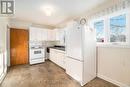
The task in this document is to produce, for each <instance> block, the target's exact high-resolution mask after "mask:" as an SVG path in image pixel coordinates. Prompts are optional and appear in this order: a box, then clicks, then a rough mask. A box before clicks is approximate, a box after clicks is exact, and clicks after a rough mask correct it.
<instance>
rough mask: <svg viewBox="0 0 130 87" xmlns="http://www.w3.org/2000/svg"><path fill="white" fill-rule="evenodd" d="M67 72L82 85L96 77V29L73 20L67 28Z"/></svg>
mask: <svg viewBox="0 0 130 87" xmlns="http://www.w3.org/2000/svg"><path fill="white" fill-rule="evenodd" d="M65 38H66V73H67V74H68V75H70V76H71V77H72V78H74V79H75V80H77V81H78V82H79V83H80V84H81V86H83V85H85V84H86V83H88V82H89V81H91V80H92V79H94V78H95V77H96V39H95V31H94V30H92V29H90V28H89V27H87V26H86V25H79V24H78V23H77V22H72V23H70V24H69V25H68V27H67V28H66V35H65Z"/></svg>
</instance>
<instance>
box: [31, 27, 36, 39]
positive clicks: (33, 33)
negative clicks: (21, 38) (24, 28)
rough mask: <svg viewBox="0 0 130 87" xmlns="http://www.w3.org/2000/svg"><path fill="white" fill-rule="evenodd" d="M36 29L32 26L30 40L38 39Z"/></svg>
mask: <svg viewBox="0 0 130 87" xmlns="http://www.w3.org/2000/svg"><path fill="white" fill-rule="evenodd" d="M36 35H37V34H36V30H35V29H34V28H30V31H29V37H30V41H36Z"/></svg>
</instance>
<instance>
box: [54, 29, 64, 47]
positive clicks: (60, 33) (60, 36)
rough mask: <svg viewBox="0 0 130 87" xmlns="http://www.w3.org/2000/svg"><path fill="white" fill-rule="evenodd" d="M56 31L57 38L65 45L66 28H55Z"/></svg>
mask: <svg viewBox="0 0 130 87" xmlns="http://www.w3.org/2000/svg"><path fill="white" fill-rule="evenodd" d="M55 31H56V40H58V41H60V44H62V45H64V43H65V30H64V29H55Z"/></svg>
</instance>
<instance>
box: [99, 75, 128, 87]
mask: <svg viewBox="0 0 130 87" xmlns="http://www.w3.org/2000/svg"><path fill="white" fill-rule="evenodd" d="M97 77H99V78H101V79H103V80H106V81H108V82H110V83H113V84H115V85H117V86H120V87H130V86H128V85H126V84H123V83H121V82H118V81H116V80H113V79H111V78H109V77H106V76H104V75H100V74H98V75H97Z"/></svg>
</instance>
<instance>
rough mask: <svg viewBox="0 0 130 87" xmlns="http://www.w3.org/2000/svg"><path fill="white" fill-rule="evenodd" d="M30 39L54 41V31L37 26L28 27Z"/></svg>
mask: <svg viewBox="0 0 130 87" xmlns="http://www.w3.org/2000/svg"><path fill="white" fill-rule="evenodd" d="M29 33H30V34H29V36H30V41H55V40H56V31H55V30H50V29H43V28H37V27H30V31H29Z"/></svg>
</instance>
